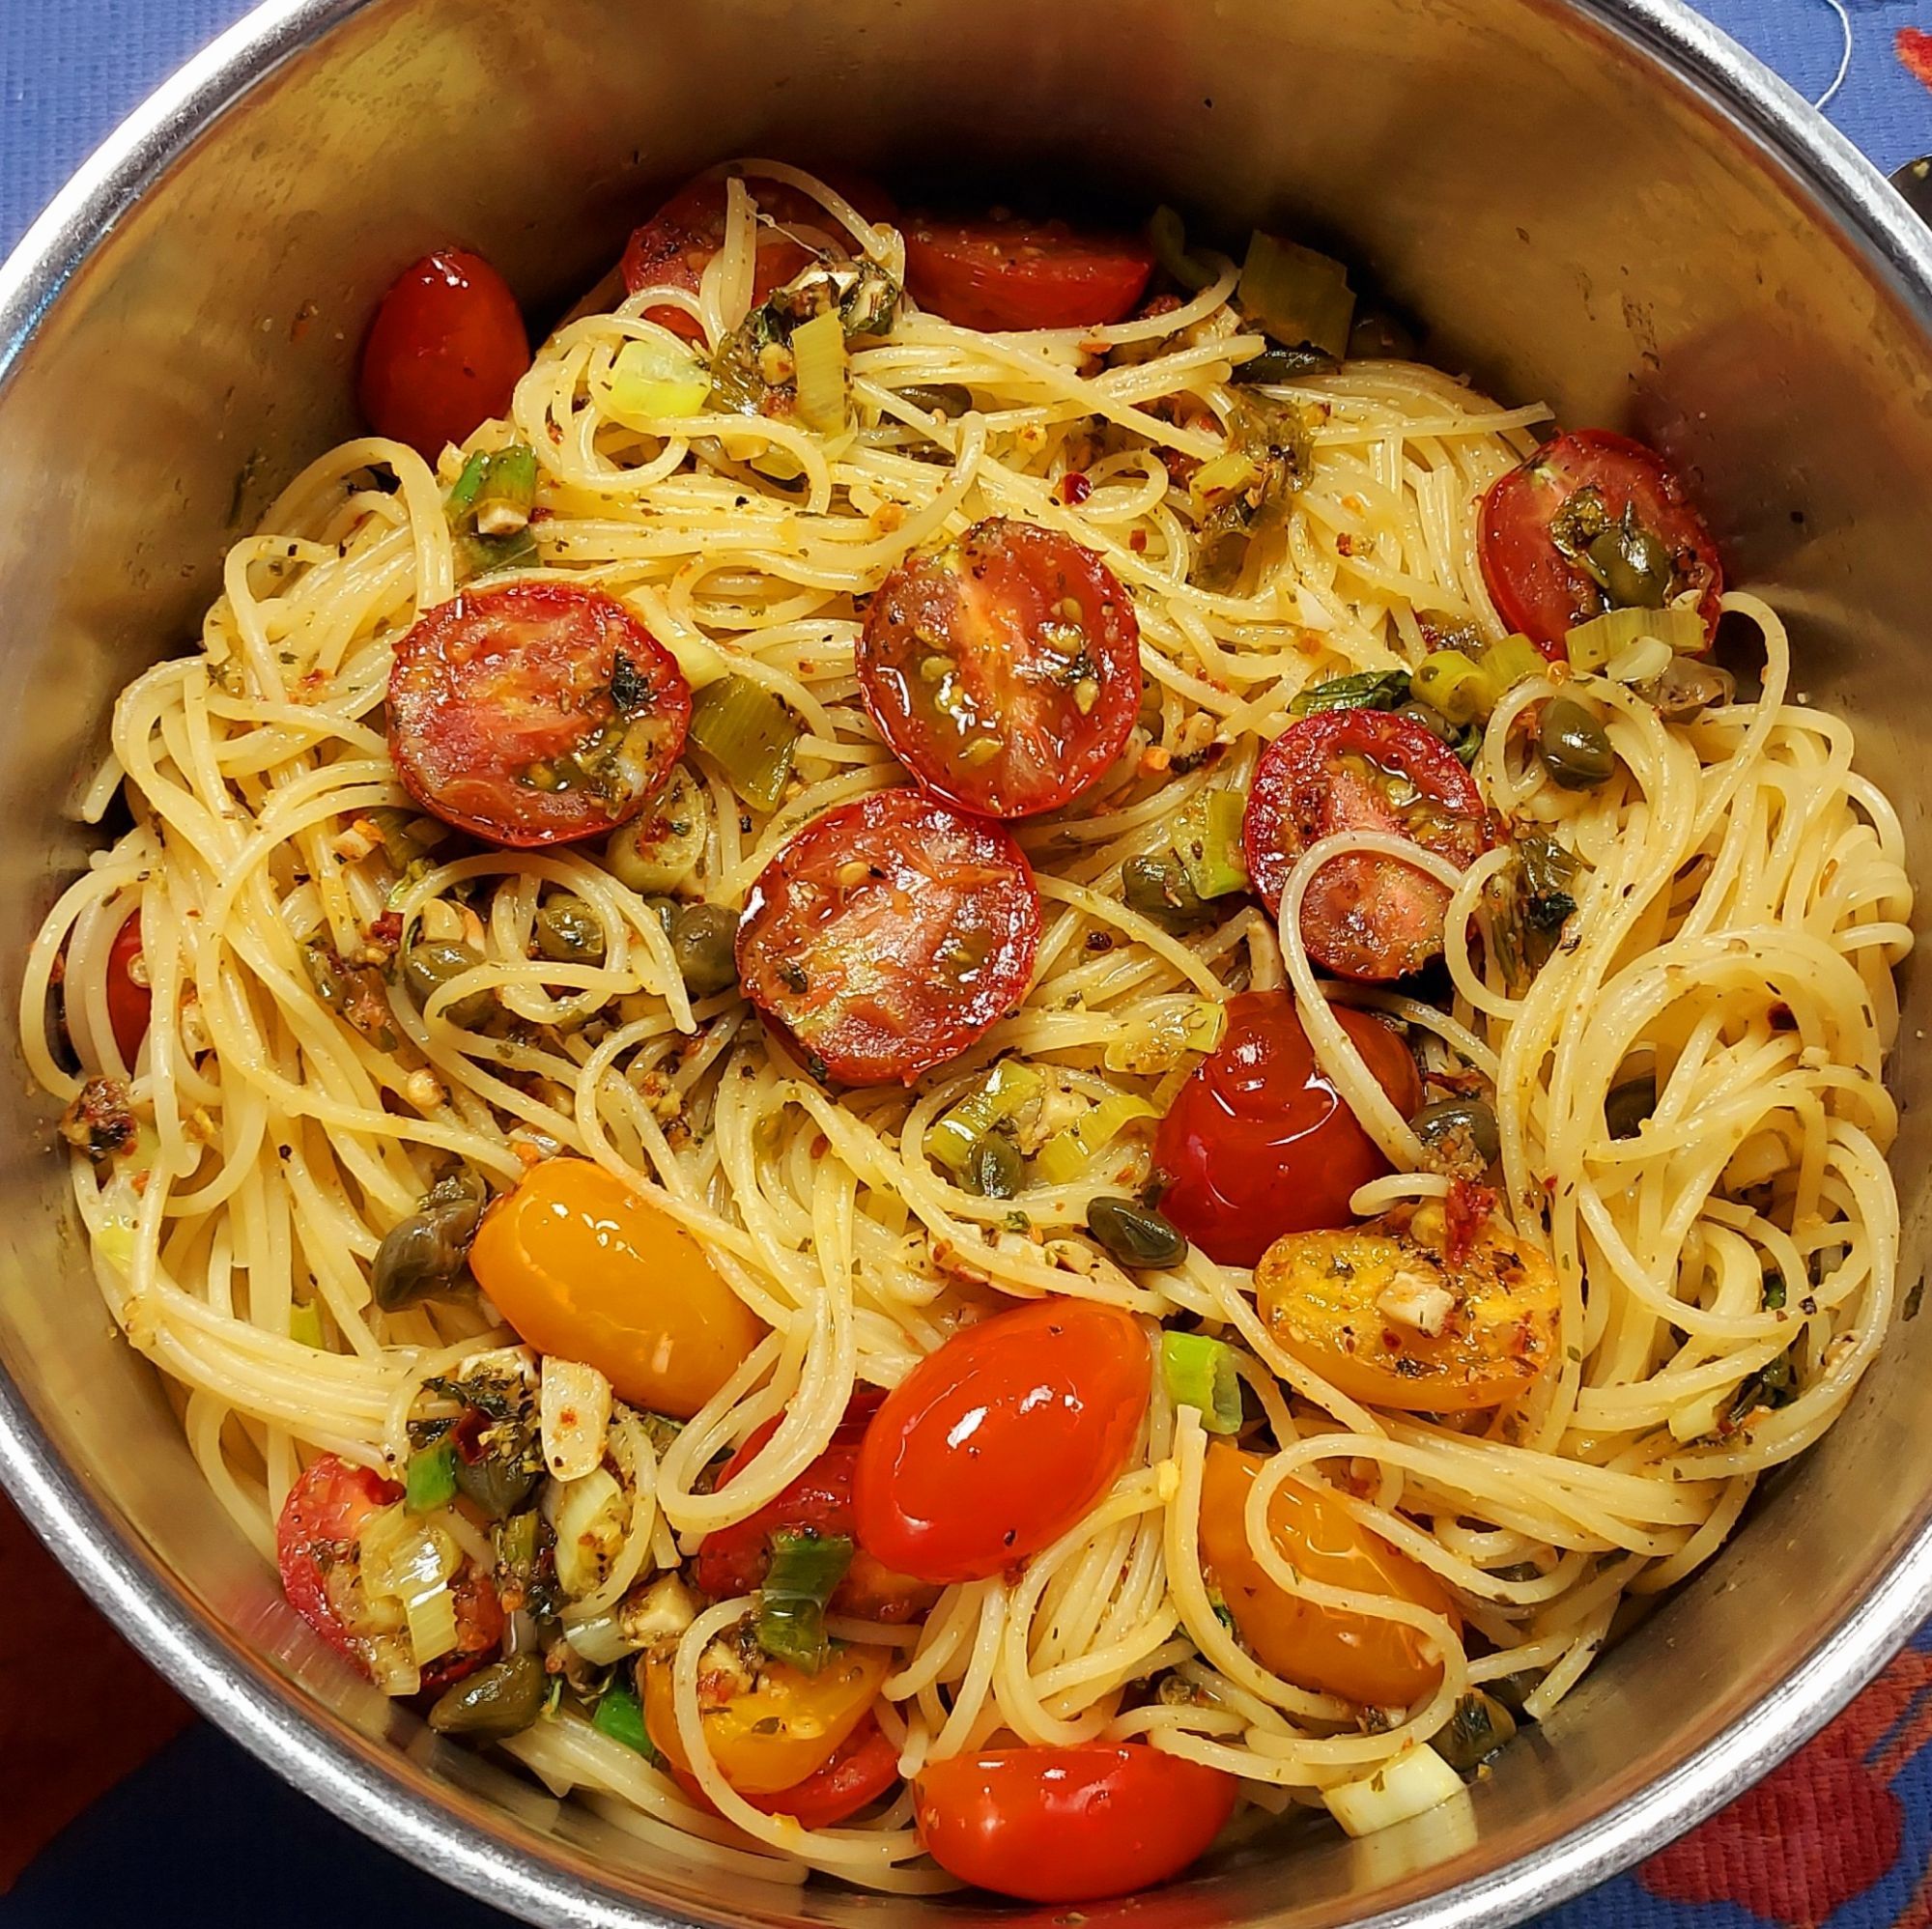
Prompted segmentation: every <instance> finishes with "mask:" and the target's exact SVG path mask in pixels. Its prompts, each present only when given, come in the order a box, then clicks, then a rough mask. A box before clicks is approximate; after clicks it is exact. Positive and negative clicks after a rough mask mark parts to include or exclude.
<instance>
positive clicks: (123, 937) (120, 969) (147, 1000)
mask: <svg viewBox="0 0 1932 1929" xmlns="http://www.w3.org/2000/svg"><path fill="white" fill-rule="evenodd" d="M140 965H141V914H140V913H139V912H138V911H130V912H129V913H128V916H127V918H126V919H125V920H124V921H123V922H122V925H121V928H120V929H119V930H118V931H116V932H115V934H114V942H113V944H111V945H110V946H109V947H108V948H107V1022H108V1023H109V1024H110V1025H111V1026H112V1027H113V1028H114V1042H115V1043H116V1044H117V1045H118V1046H120V1048H121V1060H122V1063H123V1064H126V1065H128V1067H129V1068H130V1069H131V1067H132V1065H133V1064H134V1059H135V1056H136V1054H137V1053H139V1051H140V1049H141V1040H142V1039H143V1038H145V1037H146V1036H147V1035H148V1020H149V1018H150V1017H151V1016H153V1014H154V1008H155V994H154V993H153V992H152V991H151V990H149V988H148V984H147V980H146V979H145V978H136V977H135V976H134V973H135V971H136V969H137V968H139V967H140Z"/></svg>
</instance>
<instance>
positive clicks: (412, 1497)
mask: <svg viewBox="0 0 1932 1929" xmlns="http://www.w3.org/2000/svg"><path fill="white" fill-rule="evenodd" d="M455 1498H456V1442H455V1441H454V1440H452V1439H450V1438H448V1437H447V1436H445V1437H444V1438H442V1439H440V1440H439V1441H437V1443H436V1444H435V1445H434V1446H433V1447H424V1448H422V1449H421V1450H420V1451H419V1452H417V1453H413V1454H412V1455H411V1456H410V1464H409V1470H408V1472H407V1473H406V1474H405V1475H404V1485H403V1505H404V1507H405V1508H407V1509H408V1511H409V1512H410V1513H412V1514H431V1513H434V1512H435V1511H436V1509H437V1508H439V1507H447V1506H448V1505H449V1503H450V1502H451V1501H452V1500H454V1499H455Z"/></svg>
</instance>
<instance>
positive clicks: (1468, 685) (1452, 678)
mask: <svg viewBox="0 0 1932 1929" xmlns="http://www.w3.org/2000/svg"><path fill="white" fill-rule="evenodd" d="M1409 687H1410V688H1411V689H1412V690H1413V691H1414V692H1415V694H1416V695H1417V696H1419V697H1420V698H1421V699H1422V701H1423V702H1425V703H1426V704H1428V705H1429V707H1430V708H1431V709H1432V710H1435V711H1436V712H1438V713H1439V714H1440V715H1442V716H1444V717H1446V718H1448V720H1449V721H1450V723H1475V722H1477V720H1478V719H1480V718H1483V717H1487V716H1488V715H1489V714H1490V712H1491V711H1492V710H1493V709H1494V708H1495V707H1496V703H1497V700H1498V698H1500V697H1501V695H1502V692H1501V690H1500V689H1498V688H1497V686H1496V685H1495V683H1494V682H1493V681H1492V679H1491V677H1490V673H1489V671H1488V670H1486V669H1484V668H1483V667H1482V666H1481V665H1480V664H1479V663H1477V662H1476V661H1475V660H1474V659H1473V658H1471V657H1468V656H1465V655H1464V654H1463V652H1462V651H1461V650H1432V651H1431V652H1430V654H1429V655H1428V656H1426V657H1425V658H1423V660H1422V662H1421V663H1420V664H1418V665H1417V666H1416V667H1415V669H1414V670H1413V671H1412V672H1411V674H1410V676H1409Z"/></svg>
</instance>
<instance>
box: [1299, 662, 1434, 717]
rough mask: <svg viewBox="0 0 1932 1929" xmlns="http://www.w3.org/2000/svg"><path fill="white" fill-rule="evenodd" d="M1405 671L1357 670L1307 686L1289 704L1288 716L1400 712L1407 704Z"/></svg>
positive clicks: (1407, 692) (1406, 676)
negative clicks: (1379, 711) (1324, 713)
mask: <svg viewBox="0 0 1932 1929" xmlns="http://www.w3.org/2000/svg"><path fill="white" fill-rule="evenodd" d="M1408 695H1409V686H1408V672H1407V670H1406V669H1360V670H1356V671H1355V672H1354V674H1353V675H1351V676H1331V677H1330V678H1329V679H1328V681H1327V682H1326V683H1316V684H1311V685H1310V686H1309V687H1308V688H1307V689H1306V690H1304V691H1301V692H1300V693H1299V694H1298V695H1295V696H1294V697H1293V699H1292V700H1291V701H1290V703H1289V706H1288V708H1289V714H1290V715H1291V716H1294V717H1313V716H1314V715H1316V714H1317V712H1319V711H1322V710H1400V709H1401V708H1402V706H1403V705H1404V704H1405V703H1406V702H1407V701H1408Z"/></svg>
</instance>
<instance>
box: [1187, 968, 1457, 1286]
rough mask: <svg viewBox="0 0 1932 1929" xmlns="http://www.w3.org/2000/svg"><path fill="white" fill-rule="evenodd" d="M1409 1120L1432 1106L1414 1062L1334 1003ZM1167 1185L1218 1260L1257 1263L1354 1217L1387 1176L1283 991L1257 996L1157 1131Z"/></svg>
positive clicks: (1233, 1004) (1192, 1232) (1239, 1005)
mask: <svg viewBox="0 0 1932 1929" xmlns="http://www.w3.org/2000/svg"><path fill="white" fill-rule="evenodd" d="M1328 1008H1329V1010H1330V1011H1332V1012H1333V1013H1334V1015H1335V1018H1336V1020H1337V1022H1338V1023H1339V1024H1340V1025H1341V1027H1342V1029H1343V1030H1344V1031H1345V1032H1346V1033H1348V1035H1349V1037H1350V1041H1351V1042H1352V1043H1353V1045H1354V1047H1355V1049H1356V1050H1357V1051H1359V1052H1360V1053H1361V1054H1362V1056H1363V1058H1364V1059H1366V1060H1367V1062H1368V1065H1369V1069H1370V1071H1372V1072H1373V1073H1374V1074H1375V1078H1376V1083H1377V1084H1378V1085H1379V1086H1380V1087H1381V1089H1382V1090H1383V1091H1384V1092H1387V1093H1388V1096H1389V1102H1390V1103H1391V1104H1392V1105H1393V1106H1394V1107H1395V1109H1396V1110H1397V1111H1398V1112H1400V1113H1401V1114H1402V1115H1403V1117H1404V1118H1405V1119H1406V1118H1407V1117H1409V1115H1410V1114H1411V1113H1413V1112H1414V1111H1416V1109H1417V1108H1418V1107H1419V1106H1420V1105H1421V1103H1422V1080H1421V1077H1420V1075H1419V1074H1418V1073H1417V1071H1416V1068H1415V1060H1414V1059H1413V1058H1412V1057H1411V1056H1410V1055H1409V1050H1408V1047H1407V1046H1406V1045H1405V1044H1404V1043H1403V1041H1402V1040H1401V1038H1399V1037H1398V1036H1397V1035H1395V1033H1394V1032H1392V1031H1391V1030H1390V1029H1389V1028H1388V1027H1387V1026H1386V1025H1384V1024H1382V1023H1380V1022H1379V1021H1378V1019H1375V1018H1373V1017H1371V1016H1370V1015H1369V1014H1368V1013H1367V1012H1365V1011H1353V1010H1350V1008H1349V1007H1347V1006H1346V1005H1331V1006H1330V1007H1328ZM1153 1166H1154V1170H1155V1172H1157V1173H1159V1174H1160V1175H1161V1176H1162V1177H1164V1178H1166V1179H1167V1180H1168V1181H1169V1183H1168V1185H1167V1187H1166V1189H1165V1190H1164V1191H1163V1192H1162V1193H1161V1196H1160V1209H1161V1211H1162V1212H1163V1213H1165V1214H1166V1215H1167V1217H1168V1219H1169V1220H1170V1221H1172V1223H1173V1224H1174V1225H1175V1226H1176V1227H1177V1228H1178V1229H1179V1231H1180V1232H1182V1233H1185V1234H1187V1236H1188V1237H1189V1238H1190V1239H1192V1240H1193V1241H1194V1243H1195V1244H1196V1245H1197V1246H1199V1247H1200V1248H1201V1250H1202V1251H1203V1252H1204V1253H1206V1254H1207V1255H1208V1258H1209V1259H1210V1260H1214V1261H1216V1262H1218V1263H1220V1264H1222V1265H1229V1266H1252V1265H1254V1264H1256V1263H1257V1262H1259V1261H1260V1259H1261V1257H1262V1255H1263V1254H1264V1252H1266V1251H1267V1249H1268V1247H1269V1246H1270V1245H1272V1244H1273V1243H1274V1241H1275V1240H1276V1239H1278V1238H1279V1237H1280V1236H1281V1235H1282V1234H1284V1233H1300V1232H1305V1231H1308V1230H1309V1229H1311V1228H1313V1227H1318V1226H1346V1225H1348V1224H1349V1223H1350V1217H1351V1215H1350V1211H1349V1200H1350V1196H1351V1195H1352V1194H1353V1193H1354V1191H1355V1188H1356V1187H1357V1186H1360V1185H1366V1184H1368V1182H1369V1181H1370V1180H1371V1179H1375V1178H1380V1177H1383V1176H1384V1175H1385V1174H1386V1173H1387V1172H1388V1171H1389V1169H1390V1168H1389V1163H1388V1161H1387V1160H1386V1159H1385V1158H1383V1156H1382V1153H1381V1149H1380V1147H1378V1145H1377V1144H1376V1142H1375V1141H1374V1140H1373V1139H1372V1138H1370V1137H1369V1135H1368V1133H1367V1132H1365V1131H1364V1130H1363V1129H1362V1127H1361V1126H1360V1125H1359V1124H1358V1123H1357V1122H1356V1121H1355V1115H1354V1114H1353V1113H1352V1112H1351V1111H1350V1109H1349V1105H1348V1101H1347V1100H1346V1099H1344V1098H1343V1096H1342V1095H1341V1093H1340V1092H1337V1091H1336V1090H1335V1088H1334V1087H1333V1086H1332V1085H1331V1084H1329V1082H1328V1077H1327V1074H1326V1073H1325V1072H1323V1071H1322V1069H1321V1066H1320V1064H1317V1063H1316V1058H1315V1052H1314V1048H1313V1047H1312V1046H1311V1045H1310V1044H1309V1042H1308V1034H1307V1033H1306V1032H1305V1031H1303V1030H1302V1026H1301V1020H1300V1019H1299V1018H1298V1017H1297V1016H1296V1015H1295V1009H1294V1001H1293V998H1291V997H1290V996H1289V995H1288V993H1287V992H1285V991H1248V992H1243V993H1242V994H1241V996H1240V997H1238V998H1236V999H1233V1000H1231V1001H1230V1002H1229V1005H1228V1029H1227V1032H1226V1033H1225V1034H1224V1035H1223V1037H1222V1040H1221V1044H1220V1047H1219V1049H1218V1050H1216V1051H1215V1052H1214V1053H1213V1054H1212V1055H1211V1056H1210V1057H1208V1058H1207V1059H1204V1060H1203V1061H1202V1062H1201V1064H1198V1065H1196V1066H1195V1067H1194V1069H1193V1070H1192V1071H1191V1072H1189V1073H1188V1075H1187V1079H1186V1082H1185V1083H1184V1084H1183V1085H1182V1086H1181V1088H1180V1090H1179V1092H1176V1093H1175V1097H1174V1103H1173V1104H1172V1105H1171V1106H1169V1108H1168V1111H1167V1116H1166V1118H1164V1119H1163V1120H1162V1121H1160V1124H1159V1126H1158V1127H1157V1129H1156V1130H1155V1133H1154V1144H1153Z"/></svg>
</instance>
